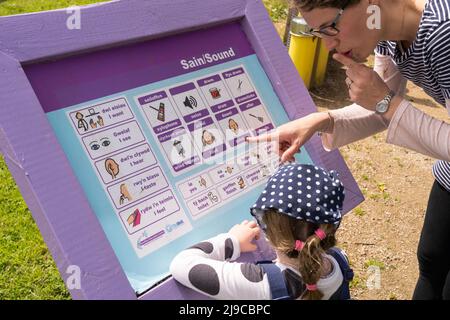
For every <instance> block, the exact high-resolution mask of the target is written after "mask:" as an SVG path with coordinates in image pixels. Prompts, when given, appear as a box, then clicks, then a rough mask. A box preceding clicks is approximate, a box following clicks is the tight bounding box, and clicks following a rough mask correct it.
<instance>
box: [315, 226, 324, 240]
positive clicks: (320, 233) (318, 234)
mask: <svg viewBox="0 0 450 320" xmlns="http://www.w3.org/2000/svg"><path fill="white" fill-rule="evenodd" d="M314 233H315V234H316V236H318V237H319V239H320V240H323V239H325V238H326V237H327V234H326V233H325V231H323V230H322V229H320V228H319V229H317V230H316V231H315V232H314Z"/></svg>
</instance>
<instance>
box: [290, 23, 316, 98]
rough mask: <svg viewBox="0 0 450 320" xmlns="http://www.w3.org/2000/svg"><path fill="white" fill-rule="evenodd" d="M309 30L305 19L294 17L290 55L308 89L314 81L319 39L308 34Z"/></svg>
mask: <svg viewBox="0 0 450 320" xmlns="http://www.w3.org/2000/svg"><path fill="white" fill-rule="evenodd" d="M308 30H309V27H308V25H307V24H306V21H305V19H303V18H301V17H294V18H293V19H292V21H291V30H290V42H289V55H290V57H291V59H292V61H293V62H294V65H295V67H296V68H297V71H298V73H299V74H300V76H301V77H302V79H303V82H304V83H305V86H306V88H308V89H309V88H310V86H311V81H312V80H313V72H314V61H315V56H316V48H317V43H318V41H317V40H318V39H317V38H316V37H314V36H312V35H309V34H306V33H305V32H306V31H308Z"/></svg>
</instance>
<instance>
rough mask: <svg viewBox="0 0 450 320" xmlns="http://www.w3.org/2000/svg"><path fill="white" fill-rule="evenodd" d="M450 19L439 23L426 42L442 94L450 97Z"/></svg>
mask: <svg viewBox="0 0 450 320" xmlns="http://www.w3.org/2000/svg"><path fill="white" fill-rule="evenodd" d="M449 34H450V20H447V21H443V22H441V23H440V24H438V25H437V26H436V27H435V28H433V30H432V31H431V32H430V33H429V34H428V35H427V39H426V43H425V52H426V59H425V61H428V63H429V64H430V68H431V70H432V73H433V75H434V76H435V77H436V79H437V81H438V83H439V86H440V87H441V90H442V94H443V96H444V97H445V99H446V100H448V99H450V56H449V52H450V37H449V36H448V35H449Z"/></svg>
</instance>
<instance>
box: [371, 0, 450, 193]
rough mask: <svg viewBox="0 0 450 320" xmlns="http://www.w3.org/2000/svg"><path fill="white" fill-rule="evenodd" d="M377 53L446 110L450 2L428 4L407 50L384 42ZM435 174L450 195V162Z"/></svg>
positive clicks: (449, 87) (439, 164)
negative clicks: (392, 62) (387, 57)
mask: <svg viewBox="0 0 450 320" xmlns="http://www.w3.org/2000/svg"><path fill="white" fill-rule="evenodd" d="M376 51H377V52H378V53H379V54H382V55H385V56H390V57H391V58H392V59H393V60H394V62H395V63H396V64H397V67H398V69H399V71H400V72H401V74H402V75H403V76H404V77H405V78H406V79H408V80H410V81H412V82H413V83H414V84H416V85H417V86H419V87H421V88H422V89H423V90H424V91H425V92H426V93H427V94H428V95H429V96H431V97H432V98H433V99H434V100H436V102H438V103H439V104H441V105H443V106H445V105H446V100H448V101H450V0H429V1H428V2H427V4H426V6H425V9H424V11H423V14H422V19H421V21H420V25H419V30H418V32H417V36H416V39H415V41H414V42H413V43H412V45H411V46H410V47H409V48H408V49H406V50H405V51H403V50H402V48H401V47H399V45H398V44H397V42H393V41H381V42H380V43H379V44H378V47H377V49H376ZM447 104H449V102H447ZM449 112H450V110H449ZM433 174H434V177H435V178H436V180H437V181H438V182H439V183H440V184H441V185H442V186H443V187H445V188H446V189H447V190H448V191H450V162H446V161H437V162H436V163H435V164H434V166H433Z"/></svg>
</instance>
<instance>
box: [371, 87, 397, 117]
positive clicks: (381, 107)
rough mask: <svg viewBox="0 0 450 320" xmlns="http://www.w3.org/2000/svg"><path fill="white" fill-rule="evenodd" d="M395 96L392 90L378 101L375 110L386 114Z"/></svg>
mask: <svg viewBox="0 0 450 320" xmlns="http://www.w3.org/2000/svg"><path fill="white" fill-rule="evenodd" d="M394 97H395V92H394V91H392V90H391V91H390V92H389V93H388V94H387V95H386V97H384V99H383V100H381V101H380V102H378V103H377V105H376V107H375V112H376V113H377V114H384V113H386V112H387V111H388V110H389V106H390V105H391V101H392V99H393V98H394Z"/></svg>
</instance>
